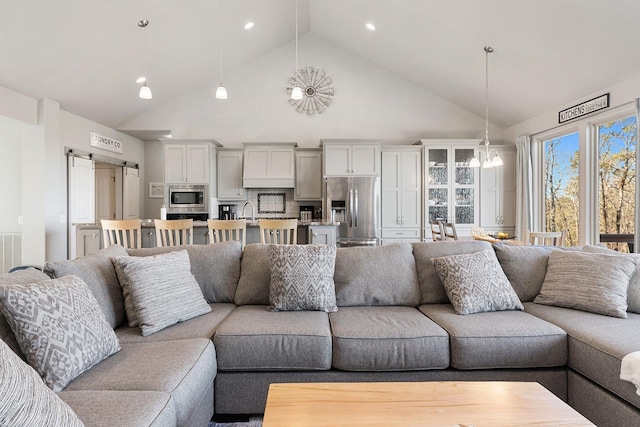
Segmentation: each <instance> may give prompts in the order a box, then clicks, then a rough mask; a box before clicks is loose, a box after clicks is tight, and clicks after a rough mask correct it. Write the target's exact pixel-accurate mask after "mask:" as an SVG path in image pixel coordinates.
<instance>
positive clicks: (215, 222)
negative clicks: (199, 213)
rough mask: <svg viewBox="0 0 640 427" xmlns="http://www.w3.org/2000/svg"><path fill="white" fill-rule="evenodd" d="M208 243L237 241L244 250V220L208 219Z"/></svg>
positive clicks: (245, 225)
mask: <svg viewBox="0 0 640 427" xmlns="http://www.w3.org/2000/svg"><path fill="white" fill-rule="evenodd" d="M207 226H208V227H209V243H221V242H227V241H230V240H239V241H240V242H241V243H242V247H243V248H244V247H245V245H246V244H247V237H246V236H247V221H246V220H244V219H231V220H225V219H209V220H207Z"/></svg>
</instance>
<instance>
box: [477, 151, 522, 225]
mask: <svg viewBox="0 0 640 427" xmlns="http://www.w3.org/2000/svg"><path fill="white" fill-rule="evenodd" d="M490 147H491V148H493V149H495V150H496V151H498V152H499V153H500V157H502V162H503V163H504V164H503V165H502V166H499V167H495V168H487V169H484V168H482V169H481V172H480V226H481V227H482V228H484V229H485V230H486V231H510V232H512V231H513V230H514V229H515V227H516V149H515V147H514V146H493V145H490Z"/></svg>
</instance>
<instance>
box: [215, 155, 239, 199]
mask: <svg viewBox="0 0 640 427" xmlns="http://www.w3.org/2000/svg"><path fill="white" fill-rule="evenodd" d="M243 154H244V150H243V149H242V148H238V149H234V148H218V150H217V158H218V165H217V166H218V167H217V168H216V169H217V171H218V175H217V178H218V179H217V182H218V199H219V200H244V198H245V197H244V188H242V159H243Z"/></svg>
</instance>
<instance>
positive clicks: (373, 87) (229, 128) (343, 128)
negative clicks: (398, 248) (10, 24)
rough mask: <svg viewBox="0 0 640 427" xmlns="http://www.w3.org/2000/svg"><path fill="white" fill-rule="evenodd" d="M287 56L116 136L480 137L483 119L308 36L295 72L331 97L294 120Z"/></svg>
mask: <svg viewBox="0 0 640 427" xmlns="http://www.w3.org/2000/svg"><path fill="white" fill-rule="evenodd" d="M294 52H295V50H294V45H293V43H289V44H286V45H283V46H281V47H279V48H277V49H275V50H273V51H271V52H269V53H268V54H266V55H264V56H262V57H259V58H257V59H255V60H253V61H252V62H250V63H247V64H244V65H243V66H242V67H241V68H240V69H237V70H227V71H226V72H225V73H224V76H225V78H224V84H225V86H226V87H227V90H228V93H229V99H228V100H226V101H221V100H217V99H215V97H214V92H215V88H216V86H217V84H218V77H217V76H212V78H211V79H210V80H209V81H208V82H204V83H203V84H202V85H201V86H200V87H199V88H197V89H196V90H193V91H191V92H189V93H185V94H184V95H183V96H181V97H179V98H177V99H175V100H173V101H170V102H168V103H166V104H163V105H159V106H158V107H156V108H153V109H151V110H149V111H148V112H147V113H146V114H143V115H141V116H139V117H137V118H135V119H133V120H131V121H129V122H127V123H123V124H122V125H121V126H119V128H121V129H171V130H172V132H173V137H174V138H177V139H180V138H213V139H215V140H217V141H218V142H221V143H222V144H223V145H224V146H225V147H234V146H235V147H237V146H241V145H242V143H243V142H274V141H287V142H290V141H295V142H298V144H299V146H303V147H304V146H307V147H312V146H315V147H317V146H318V145H319V141H320V139H338V138H354V139H363V138H364V139H366V138H374V139H383V140H385V142H387V143H413V142H415V141H417V140H418V139H420V138H483V137H484V118H483V117H478V116H476V115H473V114H471V113H469V112H468V111H466V110H463V109H461V108H459V107H457V106H455V105H453V104H451V103H450V102H448V101H446V100H444V99H442V98H440V97H438V96H436V95H434V94H433V93H431V92H428V91H425V90H424V89H421V88H419V87H418V86H415V85H413V84H411V83H409V82H407V81H406V80H404V79H402V78H401V77H399V76H398V75H395V74H393V73H391V72H389V71H387V70H385V69H382V68H380V67H378V66H376V65H374V64H372V63H371V62H368V61H366V60H364V59H362V58H360V57H357V56H355V55H353V54H352V53H350V52H347V51H345V50H343V49H341V48H338V47H336V46H335V45H334V44H332V43H329V42H327V41H326V40H324V39H322V38H319V37H318V36H316V35H314V34H310V33H307V34H305V35H304V36H303V37H301V38H300V40H299V61H298V63H299V67H300V68H302V67H305V66H313V67H316V68H320V69H323V70H324V71H325V72H326V73H327V74H328V75H329V76H331V77H332V79H333V82H334V88H335V96H334V98H333V99H334V101H333V105H332V106H331V107H329V108H328V109H327V110H326V111H325V112H323V113H322V114H320V115H317V116H312V117H309V116H306V115H304V114H300V113H297V112H296V111H295V110H294V109H293V108H292V107H291V106H290V105H289V101H288V95H287V92H286V87H287V85H288V79H289V77H290V76H291V75H292V74H293V71H294V68H295V67H294V66H295V63H294ZM185 66H188V65H185ZM490 132H491V140H492V141H494V140H495V141H496V142H498V141H501V140H502V130H501V129H499V128H497V127H495V126H492V127H491V130H490Z"/></svg>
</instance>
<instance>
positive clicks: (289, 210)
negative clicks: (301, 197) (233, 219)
mask: <svg viewBox="0 0 640 427" xmlns="http://www.w3.org/2000/svg"><path fill="white" fill-rule="evenodd" d="M244 193H245V195H246V197H247V201H250V202H251V203H253V206H255V209H256V218H267V217H268V218H300V205H304V206H314V209H318V208H321V207H322V202H320V201H311V202H309V201H302V202H298V201H296V200H293V188H245V189H244ZM258 194H284V207H285V211H284V212H282V213H260V212H259V209H258ZM281 198H282V197H280V200H278V197H275V196H273V197H272V196H268V197H267V199H264V196H263V197H261V198H260V201H261V209H260V210H261V211H265V210H269V211H276V210H282V200H281ZM271 199H273V200H271ZM265 200H268V201H267V203H268V205H267V206H268V207H267V206H264V207H263V206H262V203H265ZM220 203H225V202H224V201H223V200H221V201H220ZM231 203H235V204H236V205H237V206H238V209H237V212H238V216H239V217H242V216H243V215H242V207H243V206H244V203H245V202H244V201H233V202H231ZM246 216H251V208H250V207H248V206H247V209H246Z"/></svg>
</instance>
